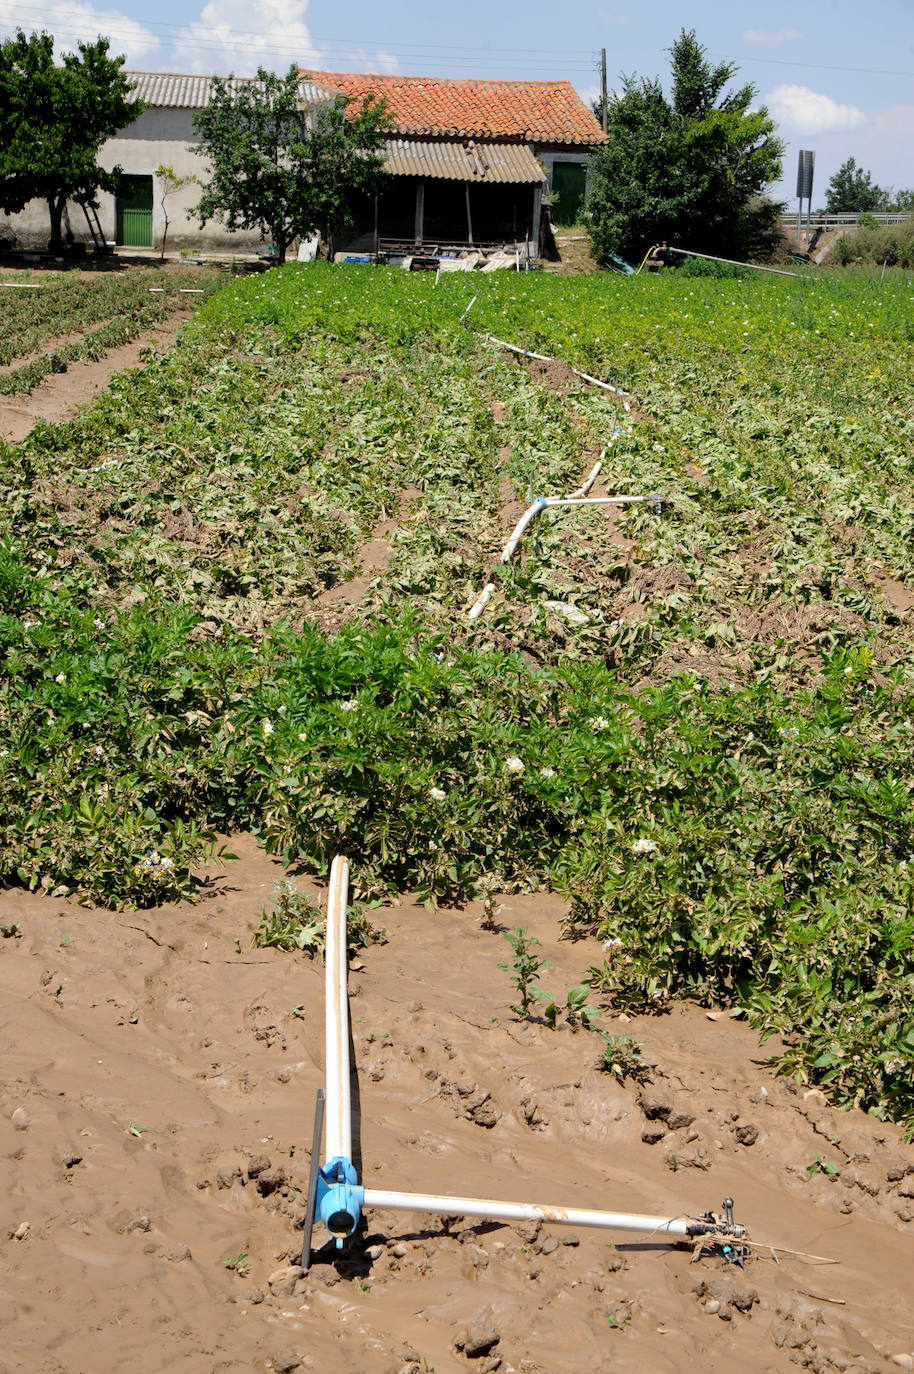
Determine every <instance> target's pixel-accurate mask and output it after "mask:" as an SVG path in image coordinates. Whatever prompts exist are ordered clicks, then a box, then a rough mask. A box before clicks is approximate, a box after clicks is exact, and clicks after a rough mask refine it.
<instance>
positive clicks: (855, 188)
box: [825, 157, 886, 215]
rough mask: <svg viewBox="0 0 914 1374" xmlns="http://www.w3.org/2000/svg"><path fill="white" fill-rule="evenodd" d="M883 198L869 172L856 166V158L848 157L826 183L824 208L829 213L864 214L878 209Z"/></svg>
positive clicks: (882, 193) (880, 190) (883, 195)
mask: <svg viewBox="0 0 914 1374" xmlns="http://www.w3.org/2000/svg"><path fill="white" fill-rule="evenodd" d="M885 199H886V196H885V193H884V192H883V190H882V189H881V187H879V186H877V185H876V184H875V182H874V181H873V178H872V176H871V174H870V173H869V172H865V171H864V170H863V168H862V167H858V166H857V160H856V158H853V157H849V158H848V159H847V161H846V162H843V163H842V164H841V166H840V167H839V168H838V170H837V172H835V174H834V176H833V177H832V178H831V180H830V181H829V183H828V189H827V191H826V192H825V209H826V211H827V212H828V214H830V215H850V214H857V213H860V214H864V213H867V212H872V211H873V210H880V209H881V208H882V203H883V201H884V200H885Z"/></svg>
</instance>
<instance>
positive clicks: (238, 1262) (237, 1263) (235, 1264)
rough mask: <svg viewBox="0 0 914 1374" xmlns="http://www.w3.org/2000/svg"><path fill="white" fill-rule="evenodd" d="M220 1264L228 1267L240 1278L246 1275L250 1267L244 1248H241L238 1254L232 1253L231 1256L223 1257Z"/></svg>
mask: <svg viewBox="0 0 914 1374" xmlns="http://www.w3.org/2000/svg"><path fill="white" fill-rule="evenodd" d="M222 1264H223V1267H224V1268H226V1269H230V1270H231V1271H232V1272H233V1273H235V1274H237V1275H238V1277H239V1278H241V1279H243V1278H246V1277H247V1275H248V1273H249V1272H250V1267H251V1266H250V1264H249V1262H248V1253H247V1251H246V1250H243V1251H242V1252H241V1254H240V1255H232V1256H231V1258H229V1259H224V1260H223V1261H222Z"/></svg>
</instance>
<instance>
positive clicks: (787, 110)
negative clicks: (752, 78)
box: [765, 85, 867, 134]
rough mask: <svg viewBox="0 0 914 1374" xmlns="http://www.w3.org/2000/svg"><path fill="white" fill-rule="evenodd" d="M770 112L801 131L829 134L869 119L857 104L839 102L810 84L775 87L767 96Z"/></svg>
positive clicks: (790, 126) (862, 123)
mask: <svg viewBox="0 0 914 1374" xmlns="http://www.w3.org/2000/svg"><path fill="white" fill-rule="evenodd" d="M765 104H766V105H767V106H768V110H769V112H770V113H771V114H772V115H773V116H774V118H775V119H776V120H777V122H778V124H783V125H784V126H785V127H786V128H787V129H789V130H791V131H793V132H794V133H799V134H825V133H833V132H837V131H840V130H847V129H859V128H860V127H861V126H862V125H864V124H865V123H866V122H867V117H866V115H865V114H864V112H863V110H859V109H858V108H857V106H856V105H839V104H838V103H837V101H835V100H832V98H831V96H830V95H824V94H823V93H822V92H821V91H811V90H810V89H809V87H808V86H791V85H783V86H775V88H774V90H773V91H772V92H771V93H770V94H769V95H768V96H766V97H765Z"/></svg>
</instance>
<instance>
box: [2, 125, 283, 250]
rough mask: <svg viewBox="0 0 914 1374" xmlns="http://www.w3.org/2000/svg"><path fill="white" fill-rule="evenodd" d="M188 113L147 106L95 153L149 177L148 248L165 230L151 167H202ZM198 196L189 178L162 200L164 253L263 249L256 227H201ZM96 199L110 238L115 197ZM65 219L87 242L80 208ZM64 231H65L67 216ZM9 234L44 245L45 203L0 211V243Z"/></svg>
mask: <svg viewBox="0 0 914 1374" xmlns="http://www.w3.org/2000/svg"><path fill="white" fill-rule="evenodd" d="M193 113H194V112H193V110H172V109H150V110H146V111H145V113H144V114H141V115H140V117H139V119H137V120H136V121H135V122H134V123H133V124H131V125H130V127H129V128H127V129H122V130H121V131H120V132H119V133H118V135H117V137H116V138H111V139H109V140H108V142H107V143H106V144H104V146H103V147H102V150H101V153H100V154H99V164H100V165H101V166H102V167H104V168H106V169H107V170H110V169H111V168H113V167H116V166H118V165H119V166H120V167H121V169H122V170H123V171H124V172H129V173H133V174H135V175H142V176H152V177H153V197H152V199H153V209H152V243H153V246H152V248H151V249H150V250H149V251H150V252H155V251H157V250H158V249H159V248H161V245H162V234H163V231H164V229H165V213H164V211H163V209H162V189H163V186H162V181H161V179H160V178H159V177H157V176H155V170H156V168H157V167H160V166H165V167H171V168H173V169H174V171H175V172H176V173H177V175H178V176H198V177H202V176H203V175H204V173H205V170H206V162H205V159H203V158H201V157H200V156H198V155H197V154H196V153H192V152H191V151H190V146H191V145H192V144H193V143H194V142H195V141H196V136H195V134H194V129H193ZM199 198H200V187H199V186H198V185H196V184H194V183H193V182H191V183H190V184H189V185H187V186H182V187H181V188H180V189H179V190H177V191H172V192H171V193H170V194H169V196H168V198H167V200H166V207H167V210H168V218H169V225H168V243H167V248H168V251H169V252H170V251H171V250H172V249H175V250H177V249H179V248H193V249H199V250H200V251H201V252H210V253H225V254H232V253H240V254H248V253H256V252H258V251H262V250H263V247H264V244H263V241H262V239H261V237H260V234H259V233H258V232H257V231H256V230H255V231H253V232H249V233H242V232H239V233H236V234H230V233H229V232H228V230H227V229H226V228H225V227H224V225H222V224H220V223H219V222H218V221H216V220H211V221H210V222H209V223H208V224H207V225H206V227H205V229H201V228H200V222H199V220H198V219H197V218H196V217H195V214H194V210H195V207H196V204H197V201H198V200H199ZM98 199H99V206H100V208H99V211H98V217H99V219H100V221H101V225H102V231H103V233H104V235H105V238H106V239H108V240H110V241H112V242H113V241H114V237H115V211H114V196H112V195H109V194H107V193H106V192H104V191H102V192H100V193H99V197H98ZM67 217H68V219H69V225H70V228H71V230H72V233H73V237H74V239H75V240H76V241H77V242H78V243H91V242H92V235H91V234H90V232H89V226H88V225H87V223H86V218H85V215H84V214H83V211H82V207H81V206H79V205H74V204H73V203H72V202H71V203H69V204H68V206H67ZM64 232H65V234H66V220H65V222H64ZM10 235H12V236H13V237H14V238H15V241H16V246H17V247H19V248H46V247H47V243H48V237H49V235H50V223H49V219H48V209H47V205H46V204H45V203H44V201H35V200H33V201H30V203H29V204H28V205H27V206H26V208H25V209H24V210H23V211H22V213H21V214H18V215H2V214H0V241H3V240H4V239H6V238H7V237H8V236H10Z"/></svg>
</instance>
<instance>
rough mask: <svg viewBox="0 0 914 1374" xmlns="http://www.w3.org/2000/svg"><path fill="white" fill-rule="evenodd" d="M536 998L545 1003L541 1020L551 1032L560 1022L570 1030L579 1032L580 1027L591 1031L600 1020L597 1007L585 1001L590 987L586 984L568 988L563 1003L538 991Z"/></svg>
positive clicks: (550, 994) (548, 993)
mask: <svg viewBox="0 0 914 1374" xmlns="http://www.w3.org/2000/svg"><path fill="white" fill-rule="evenodd" d="M537 996H538V997H540V998H541V999H542V1000H544V1001H545V1002H546V1006H545V1008H544V1009H543V1019H544V1020H545V1022H546V1025H547V1026H551V1028H552V1029H553V1030H555V1028H556V1026H557V1025H558V1024H559V1022H560V1020H561V1021H562V1022H563V1023H564V1024H565V1025H566V1026H570V1027H571V1029H572V1030H579V1029H580V1028H581V1027H584V1028H585V1029H587V1030H592V1029H593V1028H594V1022H595V1021H598V1020H599V1019H600V1009H599V1007H594V1006H591V1005H590V1004H589V1003H588V1001H587V998H588V997H589V996H590V987H589V985H588V984H587V983H579V984H578V986H577V987H574V988H570V989H569V991H568V994H567V996H566V998H565V1001H564V1002H561V1001H559V1000H557V999H556V998H555V997H553V995H552V993H551V992H546V993H544V992H540V991H538V992H537Z"/></svg>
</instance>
